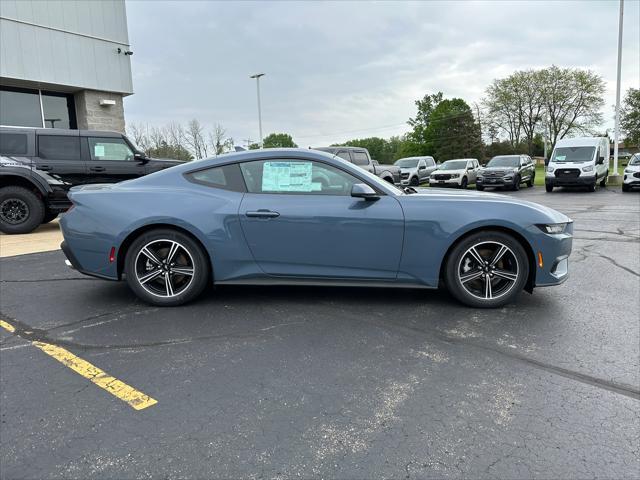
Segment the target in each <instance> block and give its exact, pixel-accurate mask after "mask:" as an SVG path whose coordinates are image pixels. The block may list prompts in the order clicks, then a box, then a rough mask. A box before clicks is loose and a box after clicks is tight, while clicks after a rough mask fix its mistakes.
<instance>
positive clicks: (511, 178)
mask: <svg viewBox="0 0 640 480" xmlns="http://www.w3.org/2000/svg"><path fill="white" fill-rule="evenodd" d="M503 180H513V175H507V176H506V177H504V178H503Z"/></svg>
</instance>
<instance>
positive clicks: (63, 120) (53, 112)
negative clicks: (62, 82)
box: [40, 91, 76, 128]
mask: <svg viewBox="0 0 640 480" xmlns="http://www.w3.org/2000/svg"><path fill="white" fill-rule="evenodd" d="M40 94H41V95H42V113H43V114H44V126H45V128H76V107H75V103H74V101H73V95H70V94H67V93H56V92H44V91H43V92H40Z"/></svg>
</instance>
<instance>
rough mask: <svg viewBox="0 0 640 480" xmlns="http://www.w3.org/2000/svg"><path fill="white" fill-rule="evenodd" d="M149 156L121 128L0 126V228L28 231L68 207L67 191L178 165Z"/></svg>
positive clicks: (9, 231)
mask: <svg viewBox="0 0 640 480" xmlns="http://www.w3.org/2000/svg"><path fill="white" fill-rule="evenodd" d="M180 163H182V162H180V161H178V160H165V159H155V158H149V157H147V156H146V155H145V154H144V153H143V152H141V151H139V150H138V149H137V148H136V147H135V145H134V144H133V143H132V142H131V141H130V140H129V139H128V138H127V137H126V136H125V135H122V134H121V133H117V132H98V131H92V130H61V129H53V128H20V127H2V128H0V231H2V232H4V233H28V232H31V231H33V230H34V229H35V228H36V227H38V225H40V224H42V223H47V222H50V221H51V220H53V219H54V218H56V217H57V216H58V214H59V213H61V212H64V211H65V210H67V209H68V208H69V207H70V206H71V204H70V203H69V200H68V199H67V191H68V190H69V189H70V188H71V187H73V186H75V185H82V184H87V183H114V182H120V181H122V180H127V179H130V178H137V177H141V176H143V175H147V174H149V173H153V172H156V171H158V170H162V169H164V168H168V167H172V166H174V165H178V164H180Z"/></svg>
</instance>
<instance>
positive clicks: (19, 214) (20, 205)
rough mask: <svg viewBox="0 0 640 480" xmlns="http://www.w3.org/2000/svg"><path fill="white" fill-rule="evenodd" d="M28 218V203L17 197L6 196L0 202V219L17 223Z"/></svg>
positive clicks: (13, 223)
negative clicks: (0, 202)
mask: <svg viewBox="0 0 640 480" xmlns="http://www.w3.org/2000/svg"><path fill="white" fill-rule="evenodd" d="M27 218H29V205H27V203H26V202H24V201H23V200H21V199H19V198H7V199H6V200H5V201H4V202H2V204H0V219H2V221H3V222H6V223H8V224H10V225H18V224H19V223H23V222H24V221H26V220H27Z"/></svg>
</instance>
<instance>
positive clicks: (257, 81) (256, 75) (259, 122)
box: [249, 73, 264, 148]
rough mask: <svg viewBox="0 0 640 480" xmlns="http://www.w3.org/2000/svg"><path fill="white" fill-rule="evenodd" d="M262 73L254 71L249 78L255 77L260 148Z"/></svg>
mask: <svg viewBox="0 0 640 480" xmlns="http://www.w3.org/2000/svg"><path fill="white" fill-rule="evenodd" d="M263 76H264V73H256V74H254V75H251V76H250V77H249V78H255V79H256V90H257V92H258V128H259V130H260V148H262V110H261V106H260V77H263Z"/></svg>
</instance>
